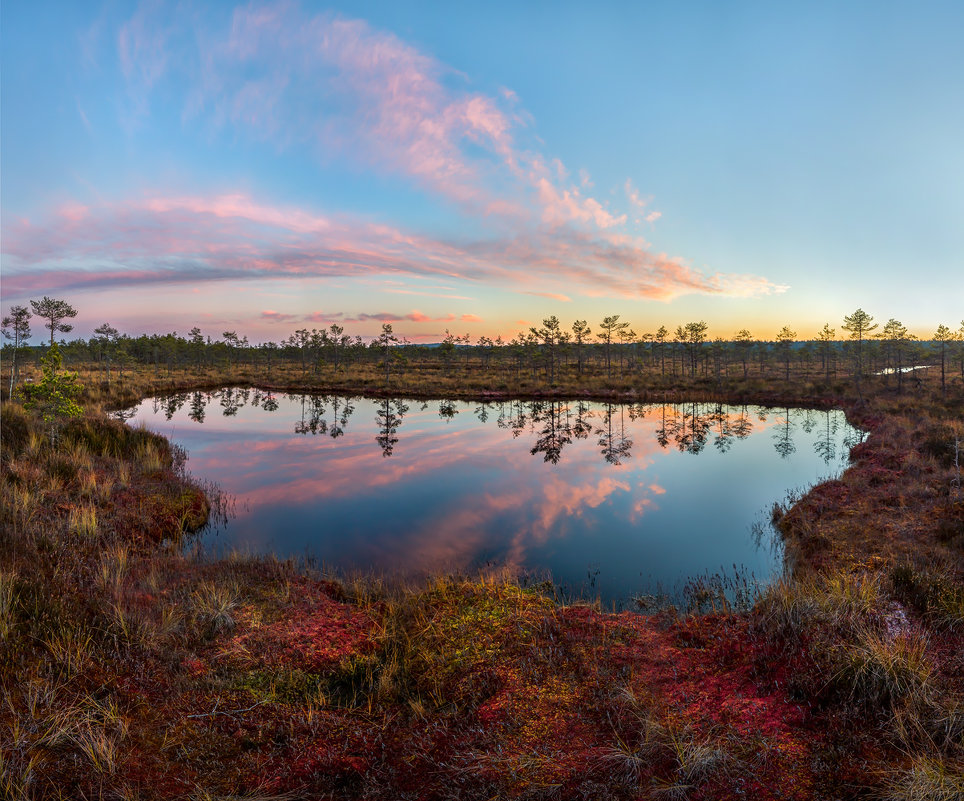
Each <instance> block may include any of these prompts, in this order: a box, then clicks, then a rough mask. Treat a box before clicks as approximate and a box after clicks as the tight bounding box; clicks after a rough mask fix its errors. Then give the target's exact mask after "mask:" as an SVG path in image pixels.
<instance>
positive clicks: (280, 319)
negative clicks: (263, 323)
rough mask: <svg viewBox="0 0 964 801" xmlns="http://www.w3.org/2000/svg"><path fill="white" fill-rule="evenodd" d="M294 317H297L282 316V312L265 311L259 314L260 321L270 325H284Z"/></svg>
mask: <svg viewBox="0 0 964 801" xmlns="http://www.w3.org/2000/svg"><path fill="white" fill-rule="evenodd" d="M296 316H297V315H294V314H283V313H282V312H276V311H273V310H271V309H266V310H265V311H263V312H261V319H262V320H267V321H268V322H272V323H286V322H288V321H289V320H294V319H295V317H296Z"/></svg>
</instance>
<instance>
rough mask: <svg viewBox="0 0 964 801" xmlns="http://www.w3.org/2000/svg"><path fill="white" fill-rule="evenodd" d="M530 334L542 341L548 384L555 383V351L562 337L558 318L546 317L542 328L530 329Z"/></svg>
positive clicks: (553, 316)
mask: <svg viewBox="0 0 964 801" xmlns="http://www.w3.org/2000/svg"><path fill="white" fill-rule="evenodd" d="M529 330H530V331H531V332H532V334H533V335H534V336H536V337H538V338H539V339H541V340H542V345H543V348H544V351H545V357H546V372H547V373H548V374H549V383H550V384H552V383H553V382H554V381H555V376H556V372H555V361H556V359H555V356H556V354H555V349H556V346H557V345H558V344H559V341H560V339H561V337H562V329H561V328H560V326H559V318H558V317H556V315H554V314H553V315H552V316H551V317H547V318H546V319H545V320H543V321H542V328H530V329H529Z"/></svg>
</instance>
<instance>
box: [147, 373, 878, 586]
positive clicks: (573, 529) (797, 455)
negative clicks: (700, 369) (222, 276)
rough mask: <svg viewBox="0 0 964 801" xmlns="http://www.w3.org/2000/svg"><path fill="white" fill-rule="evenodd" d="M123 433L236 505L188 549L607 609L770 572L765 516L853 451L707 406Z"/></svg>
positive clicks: (150, 403) (170, 400) (314, 410)
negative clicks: (176, 461) (465, 581)
mask: <svg viewBox="0 0 964 801" xmlns="http://www.w3.org/2000/svg"><path fill="white" fill-rule="evenodd" d="M131 414H132V418H131V420H130V422H131V424H133V425H136V424H138V423H139V422H143V423H145V424H146V425H147V426H148V427H149V428H150V429H152V430H154V431H157V432H159V433H161V434H164V435H165V436H168V437H170V438H171V439H172V440H173V441H174V442H176V443H178V444H180V445H182V446H183V447H184V448H186V449H187V451H188V454H189V461H188V469H189V470H190V472H191V473H193V474H194V475H196V476H198V477H201V478H204V479H209V480H211V481H214V482H216V483H217V484H218V485H219V486H220V487H221V488H222V489H223V490H224V491H225V492H227V493H229V495H231V496H234V498H235V499H236V502H235V504H234V506H235V512H234V516H233V517H232V518H231V519H230V520H229V521H228V522H227V523H226V524H225V525H224V526H223V527H222V528H221V529H220V530H217V531H210V532H208V533H206V534H205V535H204V542H205V544H206V545H207V546H208V547H209V548H211V549H212V550H214V551H224V550H228V549H230V548H239V549H241V550H245V551H254V552H274V553H276V554H278V555H279V556H305V555H307V556H310V557H313V558H315V559H316V560H318V561H319V562H320V563H322V564H324V565H327V566H330V567H333V568H336V569H340V570H345V571H349V572H350V571H355V570H358V571H363V572H372V571H374V572H385V573H391V574H394V575H411V576H417V575H422V574H425V573H431V572H438V571H451V570H466V571H473V570H476V569H478V568H480V567H485V566H503V565H505V566H508V567H510V568H511V569H513V570H517V571H520V572H523V573H526V574H531V575H535V576H537V577H540V578H541V577H544V575H545V574H546V573H547V572H548V573H551V577H552V579H553V580H554V581H555V582H556V583H557V584H559V585H562V586H563V587H566V588H568V590H569V591H570V592H573V593H580V594H588V595H592V596H595V595H600V596H601V597H602V598H603V599H604V600H605V601H607V602H609V601H620V600H626V599H628V598H630V597H631V596H633V595H635V594H639V593H652V592H654V591H656V590H657V589H659V588H660V587H661V588H663V589H665V590H669V591H671V590H673V589H674V588H679V586H681V584H682V583H683V582H685V581H686V579H687V578H689V577H692V576H697V575H701V574H707V573H716V572H720V571H723V572H729V573H732V572H733V567H734V565H736V566H737V567H738V568H739V569H740V570H742V571H745V572H746V573H747V574H752V575H753V576H755V577H756V578H757V579H760V580H763V579H767V578H769V577H771V576H772V575H773V574H774V573H775V572H779V571H780V569H781V565H782V554H781V550H780V547H779V545H778V544H777V542H776V540H775V538H774V537H773V536H771V533H770V530H769V524H768V523H767V522H766V521H767V519H768V515H769V510H770V509H771V508H772V505H773V503H774V502H776V501H783V500H784V499H785V498H786V496H787V493H788V491H795V490H800V489H802V488H806V487H808V486H810V485H812V484H813V483H815V482H817V481H818V480H821V479H824V478H827V477H830V476H833V475H836V474H838V473H839V472H840V471H841V470H842V469H843V467H844V466H845V465H846V461H847V456H848V451H849V447H850V446H852V445H853V444H854V443H856V442H857V441H859V438H860V433H859V432H858V431H857V430H856V429H854V428H852V427H851V426H849V425H848V424H847V423H846V421H845V419H844V416H843V413H842V412H839V411H830V412H826V411H809V410H800V409H764V408H760V407H755V406H720V405H717V404H704V403H685V404H669V405H643V404H637V405H628V404H602V403H588V402H579V401H566V402H560V401H544V402H530V401H509V402H500V403H490V404H479V403H466V402H461V401H431V402H427V403H425V402H422V401H412V400H373V399H365V398H346V397H335V396H311V395H284V394H271V393H265V392H263V391H258V390H237V389H233V390H232V389H224V390H221V391H218V392H212V393H201V392H199V393H188V394H180V395H176V396H171V397H166V398H155V399H151V400H146V401H144V402H143V403H141V404H140V406H138V407H137V408H136V409H134V410H132V411H131Z"/></svg>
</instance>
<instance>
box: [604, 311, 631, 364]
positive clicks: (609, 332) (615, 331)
mask: <svg viewBox="0 0 964 801" xmlns="http://www.w3.org/2000/svg"><path fill="white" fill-rule="evenodd" d="M599 328H600V329H601V331H600V332H599V333H598V334H596V338H597V339H599V340H600V341H601V342H602V343H603V345H605V346H606V347H605V353H606V375H607V376H609V377H612V374H613V371H612V355H611V352H612V344H613V340H615V339H618V338H619V334H620V332H622V331H625V330H626V329H627V328H629V323H621V322H619V315H618V314H614V315H612V316H611V317H604V318H603V321H602V322H601V323H600V324H599Z"/></svg>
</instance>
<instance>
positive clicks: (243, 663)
mask: <svg viewBox="0 0 964 801" xmlns="http://www.w3.org/2000/svg"><path fill="white" fill-rule="evenodd" d="M99 379H100V374H99V373H95V372H93V371H88V370H85V369H84V368H83V367H81V380H82V381H83V382H84V383H85V385H86V387H87V389H86V391H85V392H86V397H85V398H84V399H83V403H84V404H85V405H86V406H87V409H88V411H87V413H86V415H85V417H84V418H82V419H79V420H75V421H73V422H71V423H70V424H69V425H68V426H67V427H66V428H65V429H64V431H63V433H62V435H61V436H60V438H59V440H58V442H57V444H56V445H53V444H52V443H51V442H50V441H49V438H47V436H46V434H45V427H43V426H41V425H40V424H39V422H38V421H37V420H35V419H33V418H32V417H31V416H29V415H27V414H26V413H24V412H23V411H22V410H21V409H19V407H17V406H16V405H12V404H5V405H4V407H3V420H2V428H3V441H2V456H3V460H2V493H3V496H2V497H3V510H2V515H3V518H2V523H3V526H2V529H3V533H2V535H0V536H2V539H0V555H2V562H0V564H2V569H0V634H2V645H0V683H2V688H3V695H4V702H3V704H2V706H0V756H2V764H0V777H2V778H0V794H3V795H5V796H9V797H12V798H18V797H23V798H132V799H133V798H149V799H150V798H158V799H161V798H184V797H187V798H197V799H213V798H232V797H247V798H251V799H254V798H275V797H277V798H302V797H304V798H345V799H348V798H385V799H402V798H419V799H422V798H466V799H474V798H479V799H489V798H499V797H509V798H594V799H595V798H613V799H630V798H696V799H711V798H712V799H716V798H746V797H750V798H797V799H810V798H828V799H829V798H894V799H896V798H921V799H924V798H947V799H951V798H958V797H960V795H961V793H962V792H964V779H962V778H961V776H962V764H964V763H962V760H964V699H962V697H961V694H962V689H961V688H962V687H964V495H962V493H961V490H960V486H959V480H960V479H959V472H958V467H957V465H956V464H955V462H954V458H955V452H954V450H953V443H954V442H955V439H956V438H964V437H962V434H964V432H962V430H961V419H960V417H961V398H960V396H959V394H958V395H957V396H949V395H944V396H942V395H941V394H940V392H939V391H938V388H937V387H936V385H935V384H934V382H933V379H927V378H925V380H924V383H923V385H922V386H921V387H919V388H915V389H914V390H913V392H908V393H907V394H905V395H901V396H898V395H896V393H894V392H893V389H892V388H891V387H888V386H886V385H885V384H884V381H883V379H879V380H877V381H876V382H875V381H871V380H867V381H866V382H865V383H864V384H863V385H862V386H861V387H860V392H859V394H858V393H857V392H856V391H855V388H854V387H853V386H852V385H851V384H849V383H847V382H830V383H826V382H821V381H815V380H811V379H809V378H804V377H800V378H798V379H793V378H792V379H791V380H790V381H783V382H776V383H773V384H764V383H763V382H762V380H761V379H755V378H751V379H749V380H744V379H736V378H734V379H732V380H728V381H727V383H726V384H725V385H723V386H721V385H720V384H719V382H716V381H712V380H703V379H699V378H697V379H692V380H690V379H681V378H679V377H677V378H676V379H674V380H673V381H664V380H663V377H660V376H656V375H652V376H649V377H648V379H647V380H640V379H639V378H638V377H627V378H625V379H618V380H613V379H610V378H608V377H606V376H597V377H595V378H594V379H593V380H590V381H586V380H585V379H582V380H580V381H579V383H578V387H577V386H576V385H575V384H573V383H570V382H567V381H566V379H565V378H562V379H560V380H559V381H558V382H557V383H556V385H554V386H547V385H546V384H545V383H544V382H543V381H538V380H535V379H533V380H532V381H531V382H529V381H526V380H525V379H520V380H518V381H511V382H503V383H504V385H503V383H500V381H499V379H498V377H497V376H488V377H486V376H485V375H482V374H479V375H471V374H469V373H468V372H467V373H466V374H464V375H459V376H455V377H453V376H442V375H440V376H436V377H435V380H433V379H432V377H430V376H427V375H419V376H415V375H411V376H408V377H406V375H404V374H403V375H402V376H394V375H393V376H392V382H391V383H390V385H389V386H387V387H386V386H385V380H384V373H382V372H379V371H375V370H371V371H370V372H368V371H367V368H359V369H358V370H357V371H355V373H349V372H337V371H329V372H328V373H319V374H312V373H310V372H309V373H306V374H302V373H301V372H300V371H296V370H289V371H288V372H282V371H280V370H277V371H275V372H274V373H273V374H271V375H265V374H263V373H260V372H259V371H252V370H247V369H245V368H242V367H235V368H230V369H223V370H219V371H211V370H209V371H202V372H199V373H196V372H195V371H193V370H183V371H180V372H179V371H171V373H170V374H166V373H165V374H159V373H156V372H154V371H147V370H140V371H137V372H128V374H127V375H125V377H124V381H123V382H119V381H117V380H116V379H115V381H114V382H112V384H111V385H110V386H107V385H106V384H102V383H101V382H100V380H99ZM450 379H451V380H450ZM225 384H233V385H245V384H248V385H257V386H262V387H266V388H274V389H277V390H293V391H304V390H306V389H310V390H316V391H327V392H335V391H345V392H356V393H358V392H365V393H366V394H376V393H382V392H388V393H392V394H395V393H400V394H406V395H409V396H422V397H425V396H429V397H438V396H441V395H444V396H448V397H463V398H483V399H493V398H497V397H503V396H513V397H518V396H522V397H546V396H547V395H554V396H566V395H570V396H571V395H577V396H579V397H593V398H600V399H626V400H630V399H631V400H633V401H636V402H639V401H645V400H664V399H666V398H667V397H668V396H669V397H701V398H705V399H714V400H731V401H741V402H748V401H753V402H758V403H767V404H778V403H779V404H810V405H820V406H828V405H837V406H841V407H843V408H845V409H846V410H847V413H848V416H849V418H850V419H851V421H852V422H854V423H855V424H857V425H861V426H863V427H864V428H866V429H867V430H868V431H869V432H870V433H869V437H868V438H867V440H866V441H865V442H864V443H863V444H862V445H860V446H858V448H857V449H855V452H854V454H853V457H854V461H853V465H852V467H851V468H850V469H849V470H848V471H847V472H846V473H845V474H844V475H843V476H841V477H840V478H839V479H838V480H835V481H831V482H828V483H826V484H822V485H820V486H819V487H816V488H814V489H813V490H812V491H810V492H809V493H808V494H807V495H805V496H804V497H803V498H801V499H800V500H799V501H798V502H797V503H796V504H794V505H793V506H792V507H791V508H789V509H776V510H775V516H776V517H777V518H779V524H780V526H781V528H782V530H783V531H784V533H785V536H786V538H787V544H788V552H789V555H790V559H791V563H792V565H793V573H792V575H791V577H790V578H788V579H786V580H785V581H783V582H780V583H778V584H777V585H776V586H774V587H772V588H771V589H770V590H768V591H767V592H766V593H765V594H764V595H763V597H761V598H759V599H757V601H756V603H755V605H754V606H753V608H752V609H750V610H748V611H743V610H741V611H733V610H725V611H720V612H717V613H714V614H709V615H705V614H704V615H690V614H687V610H685V609H683V610H666V611H664V612H662V613H660V614H658V615H654V616H641V615H636V614H631V613H622V614H607V613H604V612H602V611H601V610H599V609H598V608H596V607H594V606H592V605H591V604H571V605H560V604H558V603H556V602H555V601H553V600H552V599H551V597H549V594H548V593H549V588H539V587H535V588H532V587H529V588H522V587H520V586H519V585H517V584H516V583H514V582H513V581H512V580H511V579H508V578H506V579H504V580H497V579H492V578H486V579H474V578H464V577H440V578H438V579H436V580H434V581H431V582H428V583H425V584H423V585H419V586H412V587H408V588H400V587H392V588H387V587H383V586H380V585H379V584H378V583H377V582H372V581H353V582H352V581H336V580H333V579H332V578H331V577H328V576H322V575H318V574H316V573H314V572H312V571H310V570H304V569H301V568H299V566H298V565H296V564H294V563H292V562H282V561H278V560H274V559H270V558H260V559H254V558H248V557H234V558H229V559H226V560H223V561H220V562H216V563H211V562H208V561H206V560H204V559H201V558H197V557H196V556H194V555H192V554H191V553H190V552H189V551H187V552H185V550H184V549H182V548H181V547H180V546H179V543H180V542H181V538H182V537H183V536H184V535H185V533H186V532H189V531H190V530H192V529H193V528H195V527H196V526H197V525H199V524H200V523H201V522H202V521H203V519H204V517H205V515H206V514H207V513H208V505H207V499H206V498H205V495H204V493H203V492H202V491H201V488H199V487H197V486H195V485H194V484H193V483H192V481H191V479H190V478H189V477H188V476H187V475H185V474H184V472H183V469H182V460H181V459H180V458H179V455H178V454H177V452H176V449H172V448H171V447H170V446H169V444H168V443H167V442H166V441H164V440H163V439H161V438H159V437H156V436H154V435H151V434H149V433H147V432H144V431H136V430H130V429H128V428H126V427H124V426H121V425H120V424H118V423H116V422H114V421H110V420H107V419H105V416H104V414H103V410H104V409H108V408H116V407H121V406H125V405H129V404H131V403H133V402H134V401H136V400H138V399H139V398H140V397H143V396H145V395H148V394H151V393H155V392H170V391H187V390H191V389H200V388H214V387H218V386H222V385H225ZM952 389H955V391H956V392H958V393H959V392H960V390H959V389H956V388H952ZM955 482H958V483H955ZM543 590H544V591H543ZM718 608H722V604H719V605H718Z"/></svg>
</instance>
